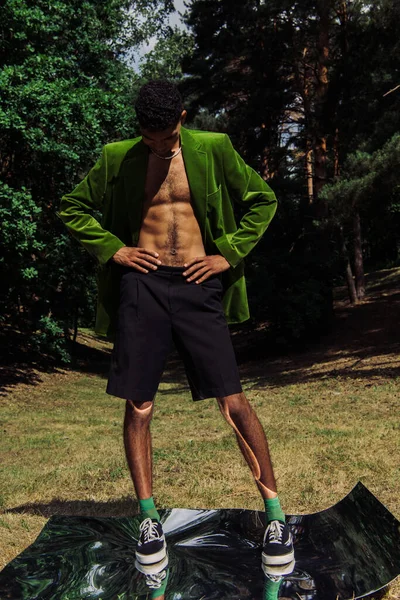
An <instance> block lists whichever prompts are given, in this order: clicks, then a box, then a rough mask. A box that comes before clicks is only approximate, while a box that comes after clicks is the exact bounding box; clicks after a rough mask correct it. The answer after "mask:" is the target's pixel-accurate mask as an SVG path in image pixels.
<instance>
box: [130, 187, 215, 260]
mask: <svg viewBox="0 0 400 600" xmlns="http://www.w3.org/2000/svg"><path fill="white" fill-rule="evenodd" d="M154 200H155V199H153V203H152V206H149V207H146V204H147V202H146V203H145V207H144V209H145V210H144V211H143V213H144V218H143V221H142V226H141V229H140V235H139V240H138V246H139V247H141V248H146V250H152V251H154V252H158V254H159V257H158V258H159V260H161V263H162V264H163V265H166V266H177V267H178V266H183V265H184V264H185V263H186V262H187V261H188V260H190V259H191V258H196V257H198V256H205V254H206V253H205V250H204V245H203V240H202V237H201V232H200V228H199V224H198V222H197V219H196V217H195V215H194V213H193V209H192V206H191V204H190V203H189V202H173V203H170V202H168V203H155V202H154Z"/></svg>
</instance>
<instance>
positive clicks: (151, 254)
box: [138, 248, 159, 258]
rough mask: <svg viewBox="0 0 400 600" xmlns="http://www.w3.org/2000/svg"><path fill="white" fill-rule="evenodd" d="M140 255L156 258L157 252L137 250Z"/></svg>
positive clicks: (144, 249) (143, 249)
mask: <svg viewBox="0 0 400 600" xmlns="http://www.w3.org/2000/svg"><path fill="white" fill-rule="evenodd" d="M138 250H139V252H140V253H141V254H148V255H149V256H154V258H158V257H159V254H158V252H153V250H146V248H138Z"/></svg>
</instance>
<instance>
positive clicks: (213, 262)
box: [183, 254, 231, 283]
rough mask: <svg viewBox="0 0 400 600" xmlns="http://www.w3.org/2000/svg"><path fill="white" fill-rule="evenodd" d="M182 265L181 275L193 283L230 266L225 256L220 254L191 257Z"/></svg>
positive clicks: (199, 281)
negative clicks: (182, 271) (183, 269)
mask: <svg viewBox="0 0 400 600" xmlns="http://www.w3.org/2000/svg"><path fill="white" fill-rule="evenodd" d="M183 266H184V267H185V268H186V271H184V273H183V275H184V276H185V277H186V278H187V281H195V283H201V282H202V281H205V280H206V279H208V278H209V277H211V276H212V275H217V274H218V273H222V272H223V271H227V270H228V269H230V267H231V265H230V264H229V263H228V261H227V260H226V258H224V257H223V256H221V255H220V254H211V255H210V256H200V257H197V258H192V259H191V260H188V261H187V262H186V263H185V264H184V265H183Z"/></svg>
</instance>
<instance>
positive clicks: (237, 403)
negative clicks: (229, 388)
mask: <svg viewBox="0 0 400 600" xmlns="http://www.w3.org/2000/svg"><path fill="white" fill-rule="evenodd" d="M217 402H218V405H219V408H220V410H221V412H222V414H223V415H224V417H225V419H227V420H229V419H232V420H233V421H237V420H242V419H245V418H247V417H248V416H249V415H250V414H251V412H252V408H251V406H250V404H249V401H248V400H247V398H246V396H245V395H244V393H243V392H241V393H240V394H232V395H231V396H224V397H222V398H217Z"/></svg>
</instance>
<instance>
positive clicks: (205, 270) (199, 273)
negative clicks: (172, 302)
mask: <svg viewBox="0 0 400 600" xmlns="http://www.w3.org/2000/svg"><path fill="white" fill-rule="evenodd" d="M205 274H207V277H209V276H210V275H212V271H210V269H209V267H208V266H205V267H203V268H202V269H199V270H198V271H196V273H195V274H194V275H192V276H191V277H190V278H189V279H188V281H194V282H195V283H200V278H201V277H202V276H203V275H205ZM207 277H206V279H207Z"/></svg>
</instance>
